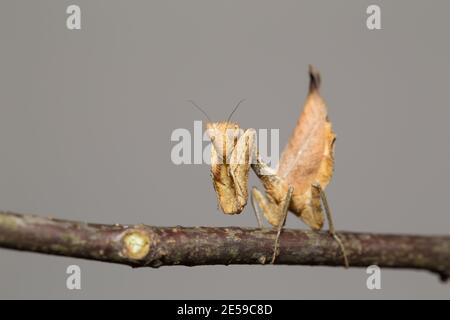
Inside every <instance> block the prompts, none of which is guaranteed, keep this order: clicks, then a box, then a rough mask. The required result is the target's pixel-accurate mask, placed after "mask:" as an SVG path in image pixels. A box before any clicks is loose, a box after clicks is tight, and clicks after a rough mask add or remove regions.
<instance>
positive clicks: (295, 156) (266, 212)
mask: <svg viewBox="0 0 450 320" xmlns="http://www.w3.org/2000/svg"><path fill="white" fill-rule="evenodd" d="M309 77H310V84H309V92H308V96H307V98H306V102H305V105H304V108H303V112H302V113H301V115H300V117H299V119H298V121H297V125H296V127H295V129H294V131H293V133H292V135H291V137H290V138H289V140H288V143H287V145H286V147H285V149H284V151H283V152H282V155H281V158H280V161H279V164H278V167H277V169H275V170H274V169H272V168H271V167H270V166H268V165H267V164H266V163H264V161H263V160H262V159H261V157H260V155H259V152H258V149H257V148H256V131H255V130H254V129H246V130H242V129H241V128H240V127H239V125H238V124H237V123H235V122H231V121H230V120H231V116H232V115H233V113H234V112H235V111H236V109H237V108H238V107H239V105H240V103H241V102H242V100H241V101H240V102H239V103H238V104H237V106H236V107H235V108H234V110H233V111H232V113H231V114H230V116H229V118H228V119H227V121H223V122H212V121H211V120H210V119H209V117H208V115H207V114H206V113H205V112H204V111H203V110H202V109H201V108H200V107H198V106H197V105H196V104H195V103H193V102H192V103H193V104H194V105H195V106H196V107H197V108H199V109H200V111H202V112H203V113H204V114H205V115H206V117H207V118H208V120H209V121H208V123H207V125H206V127H207V132H208V134H209V137H210V139H211V144H212V146H211V176H212V180H213V185H214V189H215V191H216V195H217V200H218V203H219V206H220V208H221V209H222V211H223V212H224V213H225V214H229V215H234V214H239V213H241V212H242V210H243V209H244V207H245V206H246V204H247V201H248V176H249V172H250V168H251V169H252V170H253V171H254V173H255V174H256V175H257V177H258V178H259V179H260V181H261V182H262V185H263V187H264V190H265V194H264V193H262V192H261V191H260V190H259V189H257V188H256V187H253V188H252V191H251V202H252V206H253V209H254V211H255V214H256V218H257V221H258V225H259V227H260V228H262V227H263V224H262V219H261V213H260V211H262V215H263V216H264V217H265V219H266V220H267V221H268V223H269V224H271V225H272V226H273V227H275V228H276V229H277V234H276V238H275V245H274V251H273V256H272V260H271V263H274V262H275V260H276V257H277V255H278V250H279V239H280V234H281V232H282V229H283V227H284V225H285V223H286V218H287V213H288V212H289V211H290V212H292V213H293V214H294V215H296V216H297V217H299V218H300V219H301V220H302V221H303V222H304V223H305V224H306V225H308V226H309V227H310V228H311V229H312V230H315V231H319V230H321V229H322V228H323V225H324V211H325V214H326V216H327V219H328V224H329V233H330V235H331V236H332V237H333V238H334V239H335V240H336V241H337V243H338V244H339V247H340V248H341V251H342V255H343V258H344V264H345V266H346V267H348V266H349V262H348V258H347V255H346V252H345V247H344V245H343V243H342V241H341V240H340V238H339V237H338V235H337V233H336V231H335V229H334V224H333V219H332V216H331V212H330V208H329V205H328V201H327V198H326V195H325V192H324V189H325V188H326V186H327V185H328V183H329V182H330V180H331V177H332V174H333V170H334V143H335V141H336V136H335V134H334V132H333V129H332V125H331V122H330V121H329V119H328V113H327V107H326V104H325V101H324V100H323V99H322V97H321V95H320V93H319V89H320V84H321V78H320V74H319V72H318V71H317V70H316V69H315V68H314V67H312V66H309ZM322 206H323V209H324V210H323V209H322Z"/></svg>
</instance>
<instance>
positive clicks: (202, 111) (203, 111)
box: [188, 100, 212, 122]
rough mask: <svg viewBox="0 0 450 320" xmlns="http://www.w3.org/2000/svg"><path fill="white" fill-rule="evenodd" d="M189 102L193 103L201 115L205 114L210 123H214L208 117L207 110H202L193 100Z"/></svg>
mask: <svg viewBox="0 0 450 320" xmlns="http://www.w3.org/2000/svg"><path fill="white" fill-rule="evenodd" d="M188 102H189V103H191V104H192V105H193V106H194V107H196V108H197V109H198V110H199V111H200V112H201V113H203V114H204V115H205V117H206V119H208V121H209V122H212V120H211V118H210V117H209V116H208V114H207V113H206V111H205V110H203V109H202V108H200V107H199V106H198V105H197V104H196V103H195V102H194V101H193V100H188Z"/></svg>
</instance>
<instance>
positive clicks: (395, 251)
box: [0, 212, 450, 280]
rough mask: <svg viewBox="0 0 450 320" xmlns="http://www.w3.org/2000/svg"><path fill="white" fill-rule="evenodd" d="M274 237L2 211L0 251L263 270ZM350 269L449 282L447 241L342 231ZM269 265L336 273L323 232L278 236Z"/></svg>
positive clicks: (337, 260)
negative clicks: (401, 271)
mask: <svg viewBox="0 0 450 320" xmlns="http://www.w3.org/2000/svg"><path fill="white" fill-rule="evenodd" d="M275 235H276V231H275V230H272V229H251V228H238V227H228V228H211V227H193V228H186V227H180V226H177V227H152V226H146V225H136V226H123V225H100V224H87V223H82V222H71V221H64V220H56V219H52V218H44V217H38V216H32V215H21V214H15V213H9V212H0V247H3V248H9V249H15V250H23V251H32V252H40V253H46V254H52V255H60V256H68V257H75V258H84V259H90V260H98V261H104V262H112V263H119V264H126V265H130V266H133V267H144V266H148V267H154V268H158V267H160V266H167V265H185V266H196V265H217V264H220V265H229V264H267V263H268V262H269V261H270V258H271V256H272V253H273V252H272V251H273V245H274V239H275ZM339 236H340V237H341V239H342V242H343V243H344V245H345V247H346V250H347V254H348V258H349V261H350V266H351V267H367V266H370V265H378V266H379V267H381V268H383V267H384V268H406V269H421V270H428V271H431V272H434V273H436V274H438V275H440V277H441V279H443V280H447V279H448V278H449V276H450V237H448V236H413V235H381V234H363V233H350V232H342V233H339ZM275 264H284V265H323V266H342V265H343V259H342V255H341V250H340V249H339V247H338V244H337V243H336V242H335V241H334V239H333V238H332V237H330V236H329V234H328V233H327V232H313V231H303V230H292V229H284V230H283V232H282V234H281V237H280V254H279V255H278V257H277V259H276V261H275Z"/></svg>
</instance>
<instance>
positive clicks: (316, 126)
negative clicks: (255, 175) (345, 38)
mask: <svg viewBox="0 0 450 320" xmlns="http://www.w3.org/2000/svg"><path fill="white" fill-rule="evenodd" d="M309 75H310V86H309V94H308V97H307V99H306V102H305V106H304V109H303V112H302V114H301V115H300V117H299V119H298V121H297V125H296V127H295V129H294V132H293V133H292V135H291V137H290V139H289V141H288V144H287V146H286V148H285V149H284V151H283V153H282V155H281V159H280V163H279V166H278V175H279V176H280V177H282V178H284V179H285V181H287V182H288V184H289V185H291V186H293V187H294V191H295V193H296V194H298V195H300V194H304V193H306V192H308V191H309V190H310V189H311V185H312V184H313V183H316V182H318V183H320V185H321V186H322V188H323V189H324V188H325V187H326V186H327V184H328V183H329V181H330V180H331V177H332V174H333V167H334V156H333V153H334V150H333V146H334V141H335V139H336V136H335V134H334V132H333V129H332V127H331V122H330V121H329V120H328V114H327V107H326V105H325V101H324V100H323V99H322V97H321V96H320V94H319V87H320V75H319V73H318V71H317V70H316V69H314V68H313V67H312V66H310V67H309Z"/></svg>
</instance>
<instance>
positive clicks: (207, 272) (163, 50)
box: [0, 0, 450, 298]
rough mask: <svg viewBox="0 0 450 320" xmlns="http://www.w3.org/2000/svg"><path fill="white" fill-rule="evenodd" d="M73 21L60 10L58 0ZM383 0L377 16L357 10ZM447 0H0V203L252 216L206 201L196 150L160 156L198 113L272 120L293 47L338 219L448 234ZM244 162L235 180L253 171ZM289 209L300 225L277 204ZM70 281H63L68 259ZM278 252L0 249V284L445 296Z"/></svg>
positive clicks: (70, 210) (53, 210)
mask: <svg viewBox="0 0 450 320" xmlns="http://www.w3.org/2000/svg"><path fill="white" fill-rule="evenodd" d="M74 3H76V4H79V5H81V9H82V30H80V31H69V30H67V29H66V27H65V19H66V14H65V9H66V7H67V5H69V4H74ZM371 3H377V4H380V5H381V6H382V24H383V30H381V31H375V32H373V31H369V30H367V28H366V27H365V19H366V14H365V11H366V8H367V6H368V5H369V4H371ZM449 14H450V2H448V1H432V2H427V1H411V0H407V1H406V0H404V1H360V0H355V1H317V0H314V1H261V0H253V1H248V0H247V1H167V0H161V1H48V0H46V1H17V0H14V1H13V0H11V1H2V2H1V4H0V41H1V50H0V159H1V160H0V208H1V209H2V210H13V211H17V212H23V213H35V214H42V215H52V216H56V217H60V218H67V219H74V220H82V221H90V222H101V223H116V222H117V223H127V224H132V223H147V224H153V225H169V226H170V225H186V226H196V225H206V226H226V225H238V226H254V225H255V219H254V216H253V213H252V212H251V208H250V207H248V208H246V210H245V212H244V213H243V214H242V215H240V216H237V217H229V216H225V215H223V214H221V213H220V212H219V211H217V209H216V198H215V195H214V191H213V188H212V184H211V181H210V176H209V169H208V167H207V166H206V165H191V166H189V165H184V166H175V165H173V164H172V163H171V161H170V151H171V148H172V146H173V145H174V143H172V142H171V141H170V135H171V132H172V130H173V129H175V128H188V129H191V128H192V126H193V121H194V120H200V119H201V115H200V114H199V113H198V111H196V110H195V109H194V108H192V106H190V105H189V104H187V103H186V100H187V99H194V100H196V101H197V103H199V104H200V105H202V106H203V107H204V108H205V109H206V110H207V111H208V112H209V113H210V115H211V116H212V117H214V118H216V119H224V118H225V117H226V116H227V115H228V113H229V112H230V111H231V109H232V107H233V106H234V104H235V103H236V102H237V101H238V100H239V99H241V98H247V101H246V102H245V104H244V105H242V107H241V108H240V110H239V111H238V113H237V114H236V115H235V119H236V120H237V121H239V123H240V124H241V125H242V127H244V128H247V127H254V128H281V132H280V141H281V144H282V145H284V142H285V141H286V139H287V137H288V135H289V134H290V132H291V130H292V128H293V126H294V124H295V119H296V118H297V116H298V114H299V110H300V109H299V108H300V106H301V105H302V104H303V101H304V98H305V95H306V89H307V83H308V82H307V81H308V79H307V74H306V72H307V65H308V64H309V63H313V64H315V65H316V66H317V67H318V68H319V69H320V71H321V73H322V76H323V90H322V93H323V95H324V97H325V99H326V100H327V102H328V105H329V110H330V117H331V119H332V121H333V124H334V128H335V131H336V132H337V134H338V143H337V149H336V151H337V155H336V158H337V163H336V174H335V176H334V179H333V182H332V184H331V185H330V187H329V189H328V196H329V198H330V201H331V204H332V209H333V211H334V214H335V220H336V224H337V227H338V228H339V229H345V230H353V231H373V232H395V233H419V234H448V233H449V226H450V216H449V212H448V209H449V207H450V205H449V199H448V194H449V185H448V181H449V180H450V148H449V138H450V126H449V125H448V121H449V117H450V106H449V101H450V97H449V91H450V90H449V83H450V63H449V56H450V45H449V41H448V31H449V30H450V19H448V15H449ZM257 183H258V182H257V181H256V179H254V178H252V179H251V184H257ZM287 225H288V227H292V228H305V225H303V224H302V223H301V222H300V221H299V220H298V219H296V218H295V217H293V216H290V217H289V219H288V222H287ZM70 264H78V265H80V266H81V269H82V290H81V291H77V292H73V291H68V290H67V289H66V288H65V280H66V274H65V270H66V267H67V266H68V265H70ZM366 277H367V275H366V273H365V270H364V269H352V270H349V271H344V270H342V269H338V268H322V267H314V268H311V267H293V266H291V267H287V266H277V267H272V266H264V267H262V266H231V267H222V266H218V267H217V266H214V267H195V268H187V267H166V268H161V269H159V270H151V269H139V270H132V269H131V268H128V267H124V266H118V265H109V264H104V263H98V262H89V261H83V260H76V259H69V258H60V257H51V256H44V255H38V254H31V253H19V252H13V251H7V250H0V298H450V286H449V285H443V284H441V283H439V282H438V280H437V278H436V277H434V276H432V275H431V274H428V273H423V272H414V271H389V270H384V271H383V273H382V290H381V291H376V292H374V291H369V290H367V289H366Z"/></svg>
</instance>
